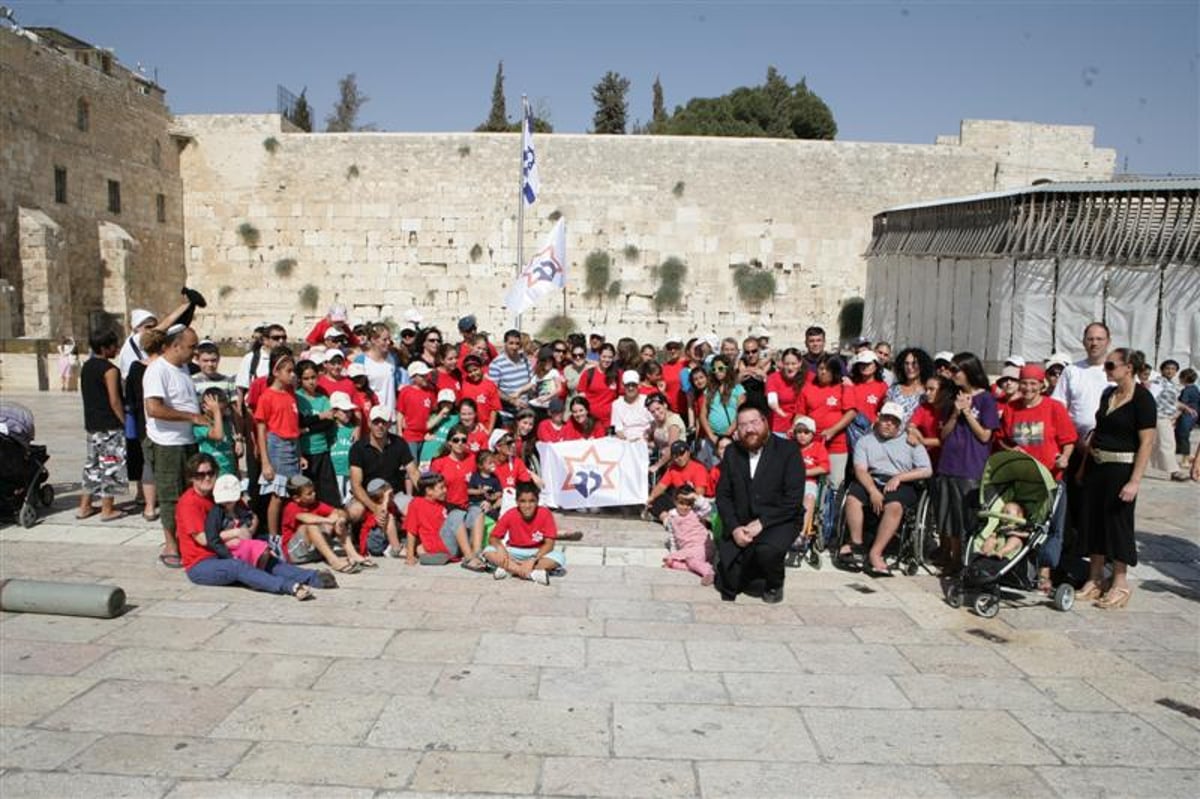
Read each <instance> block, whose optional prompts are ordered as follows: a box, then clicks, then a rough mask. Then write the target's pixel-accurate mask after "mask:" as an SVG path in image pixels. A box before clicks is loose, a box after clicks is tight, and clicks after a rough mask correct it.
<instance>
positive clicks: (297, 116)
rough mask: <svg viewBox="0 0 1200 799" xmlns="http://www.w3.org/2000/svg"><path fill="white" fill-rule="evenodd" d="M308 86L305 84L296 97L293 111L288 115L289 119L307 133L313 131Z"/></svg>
mask: <svg viewBox="0 0 1200 799" xmlns="http://www.w3.org/2000/svg"><path fill="white" fill-rule="evenodd" d="M307 95H308V87H307V86H305V87H304V89H303V90H301V92H300V96H299V97H297V98H296V103H295V104H294V105H293V106H292V111H291V113H290V114H288V115H287V118H288V121H289V122H291V123H292V124H293V125H295V126H296V127H298V128H300V130H302V131H304V132H306V133H312V107H311V106H309V104H308V96H307Z"/></svg>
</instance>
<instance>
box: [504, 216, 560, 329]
mask: <svg viewBox="0 0 1200 799" xmlns="http://www.w3.org/2000/svg"><path fill="white" fill-rule="evenodd" d="M566 285H567V224H566V219H564V218H562V217H559V220H558V221H557V222H556V223H555V224H554V229H553V230H551V231H550V235H549V236H547V237H546V244H545V246H543V247H542V249H540V250H538V251H537V253H535V254H534V256H533V258H531V259H530V260H529V263H527V264H525V268H523V269H522V270H521V274H519V275H517V279H516V282H514V283H513V284H512V288H510V289H509V290H508V294H506V295H505V297H504V305H505V307H507V308H508V310H509V311H510V312H511V313H513V314H514V315H520V314H522V313H524V312H525V310H526V309H527V308H529V307H530V306H532V305H534V304H536V303H537V301H538V300H540V299H541V298H542V297H544V296H546V295H547V294H549V293H551V292H553V291H561V290H562V289H563V287H564V286H566Z"/></svg>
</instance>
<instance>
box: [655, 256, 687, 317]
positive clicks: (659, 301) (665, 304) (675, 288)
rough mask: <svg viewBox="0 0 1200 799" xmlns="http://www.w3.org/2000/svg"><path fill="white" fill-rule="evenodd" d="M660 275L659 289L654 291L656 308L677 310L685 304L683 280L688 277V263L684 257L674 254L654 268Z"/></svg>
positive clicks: (657, 309)
mask: <svg viewBox="0 0 1200 799" xmlns="http://www.w3.org/2000/svg"><path fill="white" fill-rule="evenodd" d="M654 274H655V275H656V276H657V277H658V289H657V290H656V291H655V292H654V310H656V311H665V310H668V309H670V310H676V309H678V308H679V307H680V306H681V305H682V304H683V281H684V280H685V279H686V278H687V264H685V263H684V262H683V259H682V258H677V257H676V256H674V255H672V256H671V257H669V258H667V260H665V261H663V262H662V263H661V264H659V265H658V267H657V268H656V269H655V270H654Z"/></svg>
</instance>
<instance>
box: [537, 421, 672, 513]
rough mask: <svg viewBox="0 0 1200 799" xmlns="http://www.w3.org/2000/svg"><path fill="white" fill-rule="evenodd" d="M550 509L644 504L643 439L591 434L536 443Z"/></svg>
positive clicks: (646, 458)
mask: <svg viewBox="0 0 1200 799" xmlns="http://www.w3.org/2000/svg"><path fill="white" fill-rule="evenodd" d="M538 455H539V456H540V458H541V464H542V478H543V479H544V480H545V483H546V490H545V492H543V494H542V503H543V504H544V505H546V506H547V507H551V508H603V507H610V506H613V505H638V504H645V502H646V495H647V494H648V493H649V487H648V485H647V482H646V472H647V470H648V469H649V467H650V451H649V449H648V448H647V447H646V443H645V442H644V441H624V440H622V439H619V438H597V439H588V440H584V441H561V442H559V443H557V444H547V443H545V442H543V443H540V444H538Z"/></svg>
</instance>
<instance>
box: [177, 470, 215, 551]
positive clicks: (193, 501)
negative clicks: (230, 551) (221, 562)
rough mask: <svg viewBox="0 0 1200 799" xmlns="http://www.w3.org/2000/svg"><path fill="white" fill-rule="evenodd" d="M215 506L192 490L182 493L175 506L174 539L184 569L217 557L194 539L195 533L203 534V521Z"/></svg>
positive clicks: (207, 498)
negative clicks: (176, 540)
mask: <svg viewBox="0 0 1200 799" xmlns="http://www.w3.org/2000/svg"><path fill="white" fill-rule="evenodd" d="M215 505H216V503H215V502H213V501H212V498H211V497H202V496H200V495H199V494H197V493H196V489H194V488H189V489H188V490H187V491H184V492H183V495H182V496H181V497H179V502H177V503H176V504H175V537H176V538H177V539H178V541H179V560H180V561H181V562H182V563H183V568H184V569H190V568H192V567H193V566H195V565H196V564H197V563H199V562H200V561H202V560H208V559H209V558H215V557H216V556H217V553H215V552H213V551H212V550H211V549H209V548H208V547H206V546H205V545H204V544H201V543H200V542H198V541H197V540H196V538H195V534H196V533H201V534H203V533H204V521H205V520H206V519H207V518H208V512H209V511H210V510H212V509H213V507H214V506H215Z"/></svg>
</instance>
